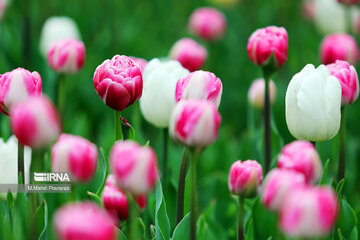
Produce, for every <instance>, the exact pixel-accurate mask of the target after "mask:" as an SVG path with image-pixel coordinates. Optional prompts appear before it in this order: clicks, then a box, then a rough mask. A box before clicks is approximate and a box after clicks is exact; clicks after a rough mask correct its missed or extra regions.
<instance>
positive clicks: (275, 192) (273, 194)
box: [261, 169, 305, 211]
mask: <svg viewBox="0 0 360 240" xmlns="http://www.w3.org/2000/svg"><path fill="white" fill-rule="evenodd" d="M303 186H305V177H304V175H303V174H302V173H298V172H295V171H291V170H286V169H274V170H272V171H270V172H269V173H268V175H267V176H266V178H265V183H264V186H263V189H262V194H261V201H262V203H263V204H264V205H265V206H266V207H267V208H269V209H271V210H273V211H279V210H280V207H281V206H282V203H283V201H284V198H285V197H286V195H287V194H288V192H289V191H291V190H292V189H294V188H298V187H303Z"/></svg>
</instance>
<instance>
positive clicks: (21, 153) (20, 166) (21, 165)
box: [18, 141, 25, 184]
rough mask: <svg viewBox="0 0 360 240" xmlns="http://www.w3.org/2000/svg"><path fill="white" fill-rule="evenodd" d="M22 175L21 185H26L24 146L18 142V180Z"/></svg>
mask: <svg viewBox="0 0 360 240" xmlns="http://www.w3.org/2000/svg"><path fill="white" fill-rule="evenodd" d="M20 174H21V177H22V182H19V184H23V183H25V171H24V145H22V144H21V143H20V141H18V179H19V176H20Z"/></svg>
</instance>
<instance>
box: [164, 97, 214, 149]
mask: <svg viewBox="0 0 360 240" xmlns="http://www.w3.org/2000/svg"><path fill="white" fill-rule="evenodd" d="M220 122H221V116H220V114H219V112H218V111H217V109H216V107H215V106H214V104H212V103H210V102H207V101H202V100H193V99H190V100H184V101H180V102H179V103H177V104H176V105H175V107H174V110H173V112H172V113H171V117H170V126H169V131H170V135H171V137H172V138H173V139H174V140H177V141H179V142H180V143H182V144H184V145H186V146H189V147H201V148H202V147H206V146H208V145H210V144H211V143H213V142H214V141H215V140H216V139H217V136H218V131H219V126H220Z"/></svg>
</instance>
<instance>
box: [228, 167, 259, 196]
mask: <svg viewBox="0 0 360 240" xmlns="http://www.w3.org/2000/svg"><path fill="white" fill-rule="evenodd" d="M262 179H263V176H262V167H261V165H260V164H259V163H258V162H257V161H255V160H246V161H244V162H241V161H240V160H238V161H236V162H234V163H233V164H232V165H231V168H230V172H229V189H230V192H231V193H233V194H236V195H240V196H242V197H245V198H252V197H255V196H256V195H258V193H259V191H260V186H261V181H262Z"/></svg>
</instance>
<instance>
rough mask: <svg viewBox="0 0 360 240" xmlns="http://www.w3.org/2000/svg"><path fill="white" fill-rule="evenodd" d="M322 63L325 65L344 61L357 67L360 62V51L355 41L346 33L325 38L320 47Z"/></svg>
mask: <svg viewBox="0 0 360 240" xmlns="http://www.w3.org/2000/svg"><path fill="white" fill-rule="evenodd" d="M320 55H321V61H322V63H323V64H330V63H334V62H335V61H336V60H344V61H347V62H349V63H350V64H352V65H356V64H357V62H358V60H359V49H358V46H357V43H356V41H355V39H354V38H353V37H352V36H350V35H348V34H345V33H337V34H331V35H327V36H325V38H324V39H323V41H322V42H321V46H320Z"/></svg>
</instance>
